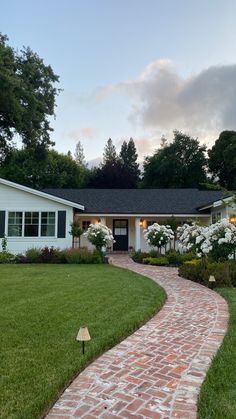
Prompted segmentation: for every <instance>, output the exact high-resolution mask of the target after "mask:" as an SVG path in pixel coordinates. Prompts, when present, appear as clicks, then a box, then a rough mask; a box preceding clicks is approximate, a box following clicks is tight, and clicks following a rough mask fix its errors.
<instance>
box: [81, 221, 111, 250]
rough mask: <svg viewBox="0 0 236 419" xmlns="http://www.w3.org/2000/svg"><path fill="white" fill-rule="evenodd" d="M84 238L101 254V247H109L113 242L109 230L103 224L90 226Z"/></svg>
mask: <svg viewBox="0 0 236 419" xmlns="http://www.w3.org/2000/svg"><path fill="white" fill-rule="evenodd" d="M84 236H85V237H87V239H88V240H89V241H90V243H92V244H93V245H94V246H95V247H96V249H97V250H99V251H100V252H101V250H102V247H106V246H110V245H111V244H112V243H114V242H115V240H114V237H113V235H112V231H111V229H110V228H108V227H107V226H105V225H103V224H90V226H89V228H88V230H87V231H86V232H85V233H84Z"/></svg>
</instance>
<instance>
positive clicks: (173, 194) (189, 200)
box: [43, 189, 223, 215]
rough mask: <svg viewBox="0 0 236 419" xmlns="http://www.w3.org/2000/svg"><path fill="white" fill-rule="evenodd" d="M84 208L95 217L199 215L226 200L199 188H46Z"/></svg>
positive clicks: (47, 190) (49, 192)
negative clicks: (218, 201)
mask: <svg viewBox="0 0 236 419" xmlns="http://www.w3.org/2000/svg"><path fill="white" fill-rule="evenodd" d="M43 192H46V193H48V194H51V195H55V196H58V197H60V198H63V199H67V200H69V201H72V202H76V203H78V204H81V205H84V207H85V211H84V212H85V213H93V214H107V213H109V214H115V213H117V214H122V213H123V214H140V215H142V214H199V211H198V210H197V208H199V207H202V206H204V205H207V204H209V203H211V202H214V201H217V200H219V199H221V198H222V197H223V192H222V191H199V190H198V189H44V190H43Z"/></svg>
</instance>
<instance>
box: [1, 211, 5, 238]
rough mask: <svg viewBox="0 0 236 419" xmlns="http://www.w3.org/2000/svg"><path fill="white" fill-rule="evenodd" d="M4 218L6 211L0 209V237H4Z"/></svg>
mask: <svg viewBox="0 0 236 419" xmlns="http://www.w3.org/2000/svg"><path fill="white" fill-rule="evenodd" d="M5 219H6V211H0V237H4V234H5Z"/></svg>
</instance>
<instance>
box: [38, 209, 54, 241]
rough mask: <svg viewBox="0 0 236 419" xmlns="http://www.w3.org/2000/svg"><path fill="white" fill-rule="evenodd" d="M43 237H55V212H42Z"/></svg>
mask: <svg viewBox="0 0 236 419" xmlns="http://www.w3.org/2000/svg"><path fill="white" fill-rule="evenodd" d="M41 236H42V237H53V236H55V212H42V214H41Z"/></svg>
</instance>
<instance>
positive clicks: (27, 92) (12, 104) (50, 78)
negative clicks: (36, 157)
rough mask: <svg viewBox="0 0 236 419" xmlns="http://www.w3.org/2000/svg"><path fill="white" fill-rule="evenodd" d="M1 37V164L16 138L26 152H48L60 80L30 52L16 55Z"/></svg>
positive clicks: (25, 51) (27, 49)
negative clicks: (51, 121) (42, 150)
mask: <svg viewBox="0 0 236 419" xmlns="http://www.w3.org/2000/svg"><path fill="white" fill-rule="evenodd" d="M7 42H8V38H7V36H5V35H2V34H0V161H1V160H3V159H4V158H5V157H6V155H7V154H8V152H9V151H10V150H11V148H12V147H13V146H14V143H13V140H14V138H15V136H16V135H18V136H19V138H20V139H21V140H22V143H23V145H24V146H25V147H27V148H30V149H32V148H34V149H35V148H38V149H40V148H43V149H45V148H47V147H48V146H49V145H52V144H53V142H52V141H51V139H50V132H51V131H52V128H51V127H50V123H49V117H51V116H53V115H54V108H55V98H56V95H57V94H58V92H59V90H58V89H57V88H56V87H55V83H56V82H58V80H59V77H58V76H57V75H56V74H55V73H54V72H53V70H52V68H51V66H50V65H48V66H47V65H45V64H44V62H43V60H42V59H41V58H40V57H39V56H38V55H37V54H36V53H34V52H33V51H32V50H31V49H30V48H23V49H22V50H21V51H20V52H17V51H15V50H14V49H13V48H12V47H10V46H9V45H8V43H7Z"/></svg>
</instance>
